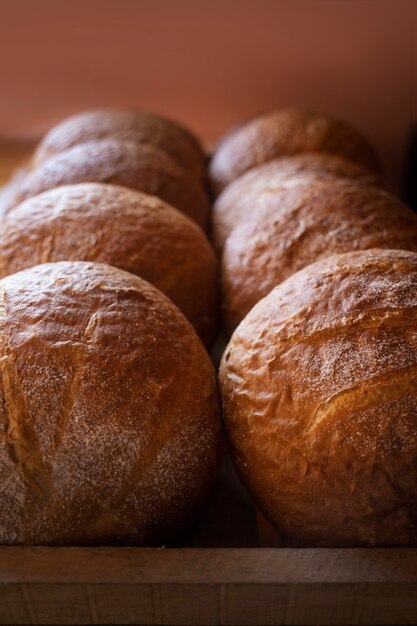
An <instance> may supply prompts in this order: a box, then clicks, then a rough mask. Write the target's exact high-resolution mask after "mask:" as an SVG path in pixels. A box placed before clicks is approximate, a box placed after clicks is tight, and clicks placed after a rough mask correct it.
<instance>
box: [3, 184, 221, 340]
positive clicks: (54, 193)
mask: <svg viewBox="0 0 417 626" xmlns="http://www.w3.org/2000/svg"><path fill="white" fill-rule="evenodd" d="M51 261H95V262H99V263H108V264H109V265H113V266H115V267H119V268H120V269H123V270H126V271H128V272H131V273H132V274H136V275H138V276H140V277H141V278H144V279H145V280H147V281H148V282H150V283H151V284H153V285H155V287H158V289H160V290H161V291H162V292H163V293H165V294H166V295H167V296H168V297H169V298H171V300H172V301H173V302H174V303H175V304H176V305H177V306H178V307H179V308H180V309H181V311H182V312H183V313H184V315H185V316H186V317H187V318H188V320H189V321H190V322H191V323H192V324H193V326H194V328H195V329H196V330H197V332H198V334H199V335H200V337H201V338H202V339H203V341H204V342H205V343H206V345H211V344H212V342H213V341H214V339H215V335H216V327H217V287H216V281H217V268H216V259H215V255H214V252H213V250H212V249H211V246H210V244H209V242H208V241H207V239H206V237H205V236H204V233H203V232H202V231H201V229H200V228H199V227H198V226H197V225H196V224H194V222H192V221H191V220H190V219H188V218H187V217H186V216H185V215H183V214H182V213H180V212H179V211H177V210H175V209H173V208H172V207H171V206H169V205H167V204H165V203H164V202H162V200H159V199H158V198H156V197H154V196H148V195H146V194H143V193H139V192H136V191H132V190H130V189H126V188H124V187H116V186H114V185H102V184H98V183H84V184H79V185H69V186H63V187H58V188H56V189H52V190H49V191H46V192H44V193H43V194H40V195H38V196H34V197H33V198H29V199H28V200H26V201H25V202H23V203H22V204H20V205H18V206H17V207H15V208H14V209H12V210H11V211H9V213H8V214H7V216H6V218H5V220H4V222H3V224H2V230H1V233H0V277H4V276H7V275H8V274H13V273H14V272H17V271H19V270H22V269H25V268H26V267H31V266H33V265H38V264H39V263H47V262H51Z"/></svg>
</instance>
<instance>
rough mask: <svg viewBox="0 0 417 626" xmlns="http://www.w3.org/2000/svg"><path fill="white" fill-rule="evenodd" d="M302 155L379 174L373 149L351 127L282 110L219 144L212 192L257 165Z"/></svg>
mask: <svg viewBox="0 0 417 626" xmlns="http://www.w3.org/2000/svg"><path fill="white" fill-rule="evenodd" d="M300 152H325V153H328V154H338V155H340V156H343V157H345V158H346V159H348V160H350V161H355V162H356V163H359V164H360V165H362V166H364V167H365V168H367V169H369V170H370V171H372V172H377V173H379V165H378V162H377V159H376V157H375V154H374V152H373V150H372V148H371V147H370V146H369V144H368V142H367V141H366V139H364V137H362V135H360V134H359V133H358V132H357V131H356V130H355V129H353V128H351V127H350V126H349V125H347V124H345V123H344V122H341V121H339V120H336V119H333V118H332V117H329V116H328V115H323V114H319V113H312V112H309V111H300V110H297V109H280V110H278V111H272V112H270V113H266V114H264V115H260V116H259V117H256V118H254V119H251V120H249V121H248V122H245V123H243V124H241V125H240V126H238V127H236V128H235V129H233V130H232V131H229V132H228V133H227V134H226V135H225V137H224V138H223V139H222V140H221V141H220V143H219V145H218V147H217V149H216V150H215V152H214V154H213V158H212V160H211V164H210V178H211V182H212V187H213V190H214V192H215V193H219V192H220V191H221V190H222V189H224V188H225V187H226V185H228V184H229V183H231V182H232V180H234V179H235V178H238V176H241V175H242V174H243V173H244V172H246V171H248V170H250V169H252V168H253V167H256V166H257V165H261V164H262V163H266V162H267V161H271V160H272V159H275V158H277V157H280V156H285V155H291V154H298V153H300Z"/></svg>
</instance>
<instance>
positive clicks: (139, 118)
mask: <svg viewBox="0 0 417 626" xmlns="http://www.w3.org/2000/svg"><path fill="white" fill-rule="evenodd" d="M102 139H118V140H119V141H132V142H134V143H139V144H144V143H145V144H150V145H151V146H153V147H155V148H160V149H161V150H163V151H164V152H166V153H167V154H168V155H170V156H171V157H172V158H173V159H174V160H175V161H176V163H178V165H180V166H181V167H183V168H185V169H186V170H187V172H189V174H191V175H192V176H194V177H196V178H197V179H199V180H201V181H203V180H204V179H205V165H206V157H205V154H204V150H203V148H202V146H201V144H200V142H199V141H198V139H197V138H196V137H195V136H194V135H193V134H192V133H191V132H190V131H189V130H187V129H186V128H184V127H183V126H181V125H180V124H178V123H177V122H174V121H173V120H169V119H167V118H164V117H161V116H159V115H155V114H154V113H149V112H147V111H129V110H126V111H124V110H117V109H101V110H100V109H98V110H93V111H84V112H82V113H79V114H77V115H72V116H71V117H68V118H66V119H65V120H63V121H62V122H60V123H59V124H57V125H56V126H54V127H53V128H51V130H50V131H49V132H48V133H47V134H46V135H45V137H44V138H43V139H42V141H41V142H40V144H39V145H38V147H37V149H36V151H35V154H34V158H33V163H34V165H35V167H38V166H39V164H40V163H42V162H43V161H45V160H46V159H48V158H49V157H50V156H52V155H54V154H57V153H60V152H64V151H65V150H68V149H69V148H72V147H73V146H76V145H79V144H82V143H86V142H88V141H97V140H102Z"/></svg>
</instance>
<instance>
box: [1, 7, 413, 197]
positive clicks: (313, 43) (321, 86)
mask: <svg viewBox="0 0 417 626" xmlns="http://www.w3.org/2000/svg"><path fill="white" fill-rule="evenodd" d="M415 41H417V2H416V1H415V0H369V1H367V0H351V1H350V0H334V1H329V0H288V1H279V0H275V1H274V0H223V1H220V0H211V1H210V2H209V1H203V0H101V1H99V0H74V1H72V2H64V1H63V0H62V1H60V0H36V1H35V0H0V136H1V135H3V136H4V135H8V136H13V135H20V136H28V135H38V134H39V133H41V132H42V131H44V130H45V129H46V128H47V127H48V126H49V125H50V124H51V123H52V122H53V121H55V120H57V119H59V118H61V117H63V116H65V115H67V114H69V113H72V112H74V111H76V110H80V109H83V108H89V107H96V106H103V105H106V106H142V107H145V108H148V109H153V110H155V111H160V112H162V113H165V114H168V115H171V116H173V117H176V118H178V119H180V120H182V121H183V122H185V123H187V124H189V125H190V126H191V127H192V128H194V129H195V130H196V131H197V132H198V133H199V134H200V135H201V136H202V137H203V138H204V140H205V141H206V142H207V143H208V144H212V143H213V142H214V141H215V140H216V139H217V137H218V136H219V135H220V134H221V133H222V132H224V130H226V129H227V127H228V126H229V125H231V124H233V123H234V122H236V121H237V120H239V119H240V118H242V117H248V116H250V115H252V114H254V113H256V112H258V111H262V110H265V109H270V108H273V107H278V106H286V105H300V106H306V107H313V108H317V109H323V110H326V111H329V112H332V113H334V114H336V115H339V116H341V117H344V118H346V119H347V120H348V121H350V122H352V123H353V124H355V125H356V126H358V127H359V128H360V129H361V130H362V131H364V132H366V133H367V134H368V136H369V137H370V138H371V140H372V141H373V143H374V144H375V146H376V147H377V149H378V151H379V153H380V154H381V156H382V159H383V164H384V167H385V170H386V172H387V175H388V183H389V186H390V187H391V188H392V189H394V190H400V187H401V182H402V177H403V162H404V155H405V149H406V145H407V141H408V134H409V131H410V127H411V124H412V120H413V116H414V119H415V120H417V112H416V110H417V107H416V98H415V93H414V104H413V89H415V88H416V83H417V70H416V54H415V49H414V50H413V48H414V42H415Z"/></svg>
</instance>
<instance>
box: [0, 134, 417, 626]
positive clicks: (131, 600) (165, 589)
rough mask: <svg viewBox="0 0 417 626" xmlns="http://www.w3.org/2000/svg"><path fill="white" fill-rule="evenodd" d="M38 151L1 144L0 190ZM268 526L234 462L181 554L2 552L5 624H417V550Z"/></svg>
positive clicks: (1, 620) (175, 550) (0, 605)
mask: <svg viewBox="0 0 417 626" xmlns="http://www.w3.org/2000/svg"><path fill="white" fill-rule="evenodd" d="M30 149H31V144H24V143H20V144H14V143H10V142H7V143H4V142H3V143H2V142H1V141H0V184H1V183H2V182H5V180H6V178H7V176H8V175H9V174H10V172H11V170H12V169H13V168H14V167H16V165H17V164H18V163H19V162H20V161H21V160H22V158H24V157H26V156H27V154H28V151H29V150H30ZM259 520H260V518H259V514H258V515H257V512H256V510H255V507H254V505H253V503H252V502H251V500H250V499H249V497H248V496H247V494H246V492H245V490H244V489H243V487H242V486H241V484H240V482H239V481H238V479H237V477H236V475H235V473H234V471H233V467H232V464H231V462H230V459H229V458H228V457H227V456H225V459H224V463H223V467H222V472H221V476H220V479H219V482H218V485H217V488H216V489H215V491H214V493H213V495H212V498H211V500H210V501H209V502H208V505H207V508H206V510H205V512H204V514H203V515H202V517H201V519H200V520H198V522H197V523H196V524H195V525H194V526H193V527H192V528H191V529H189V531H188V532H187V534H186V535H185V536H184V537H183V538H182V540H181V542H180V544H179V545H178V546H177V547H172V548H160V549H148V548H105V547H103V548H44V547H38V548H29V547H21V548H18V547H17V548H11V547H0V624H78V625H81V624H138V625H142V624H160V625H162V624H172V625H192V624H203V625H212V624H218V625H222V624H225V625H232V624H234V625H248V626H249V625H261V624H263V625H264V626H267V625H271V624H298V625H303V624H352V625H353V624H381V625H382V624H392V625H393V624H417V549H394V548H393V549H354V550H328V549H290V548H283V547H281V548H271V547H260V545H261V544H262V546H271V545H277V537H276V536H275V535H274V534H273V533H270V532H269V531H268V528H267V526H266V525H265V522H264V521H262V523H259ZM259 531H261V532H259ZM260 535H261V537H260Z"/></svg>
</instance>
